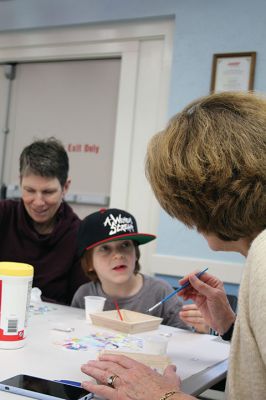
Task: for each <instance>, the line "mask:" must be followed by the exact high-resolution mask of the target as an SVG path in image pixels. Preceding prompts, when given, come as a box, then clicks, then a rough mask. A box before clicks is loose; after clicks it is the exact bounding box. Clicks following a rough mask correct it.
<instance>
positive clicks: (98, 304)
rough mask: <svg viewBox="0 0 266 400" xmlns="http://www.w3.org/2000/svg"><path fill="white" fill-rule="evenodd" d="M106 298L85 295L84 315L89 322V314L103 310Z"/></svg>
mask: <svg viewBox="0 0 266 400" xmlns="http://www.w3.org/2000/svg"><path fill="white" fill-rule="evenodd" d="M105 300H106V298H105V297H101V296H85V297H84V301H85V316H86V319H87V320H88V321H90V322H91V318H90V314H93V313H97V312H101V311H103V307H104V303H105Z"/></svg>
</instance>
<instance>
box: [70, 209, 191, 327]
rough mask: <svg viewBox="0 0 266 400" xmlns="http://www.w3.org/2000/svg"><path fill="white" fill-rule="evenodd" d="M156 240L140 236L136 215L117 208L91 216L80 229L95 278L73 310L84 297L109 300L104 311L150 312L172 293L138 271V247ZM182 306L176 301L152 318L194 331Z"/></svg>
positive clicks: (87, 267)
mask: <svg viewBox="0 0 266 400" xmlns="http://www.w3.org/2000/svg"><path fill="white" fill-rule="evenodd" d="M155 238H156V237H155V236H154V235H150V234H147V233H139V232H138V228H137V223H136V220H135V218H134V217H133V215H131V214H129V213H128V212H126V211H123V210H119V209H116V208H112V209H103V210H100V211H98V212H95V213H93V214H90V215H88V216H87V217H86V218H85V219H84V220H83V221H82V222H81V225H80V229H79V233H78V250H79V255H80V256H81V265H82V267H83V269H84V271H85V272H86V274H87V275H88V277H89V278H90V280H91V281H90V282H88V283H85V284H83V285H82V286H80V288H79V289H78V290H77V291H76V293H75V295H74V297H73V300H72V303H71V305H72V306H73V307H79V308H85V304H84V296H89V295H93V296H103V297H105V298H106V302H105V306H104V310H105V311H107V310H113V309H115V302H117V303H118V305H119V307H120V308H121V309H127V310H132V311H137V312H141V313H147V310H148V309H149V308H150V307H152V306H154V305H155V304H156V303H158V302H159V301H160V300H162V299H163V298H164V297H165V296H167V295H168V294H169V293H172V292H173V288H172V286H171V285H169V284H168V283H167V282H165V281H164V280H160V279H156V278H153V277H151V276H148V275H144V274H142V273H140V272H139V270H140V265H139V258H140V251H139V245H143V244H145V243H148V242H150V241H151V240H154V239H155ZM181 307H182V303H181V302H180V300H178V297H177V296H173V297H172V298H171V299H169V300H168V301H166V302H165V303H163V304H162V305H160V306H159V307H158V308H156V309H155V310H153V311H152V312H151V315H154V316H156V317H161V318H163V321H162V323H163V324H164V325H170V326H174V327H177V328H184V329H189V327H188V325H186V324H185V323H184V322H183V321H182V320H181V319H180V318H179V311H180V310H181Z"/></svg>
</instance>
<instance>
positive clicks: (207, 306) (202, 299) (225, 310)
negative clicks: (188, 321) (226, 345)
mask: <svg viewBox="0 0 266 400" xmlns="http://www.w3.org/2000/svg"><path fill="white" fill-rule="evenodd" d="M187 280H189V282H190V286H189V287H188V288H186V289H183V290H182V291H180V292H179V293H178V295H179V296H182V297H183V299H184V300H188V299H191V300H192V301H193V302H194V303H195V304H196V305H197V307H198V308H199V310H200V312H201V314H202V317H203V318H204V320H205V322H206V324H207V325H209V326H210V327H211V328H213V329H214V330H215V331H217V332H219V334H220V335H223V334H224V333H225V332H226V331H227V330H228V329H229V328H230V326H231V325H232V323H233V322H234V321H235V318H236V315H235V313H234V312H233V310H232V308H231V306H230V304H229V301H228V299H227V296H226V293H225V290H224V285H223V282H222V281H220V279H218V278H216V277H215V276H213V275H210V274H208V273H205V274H203V275H202V276H201V277H200V279H198V278H197V277H196V276H195V273H193V274H189V275H187V276H185V277H184V278H182V279H180V281H179V283H180V285H183V284H184V283H185V282H186V281H187Z"/></svg>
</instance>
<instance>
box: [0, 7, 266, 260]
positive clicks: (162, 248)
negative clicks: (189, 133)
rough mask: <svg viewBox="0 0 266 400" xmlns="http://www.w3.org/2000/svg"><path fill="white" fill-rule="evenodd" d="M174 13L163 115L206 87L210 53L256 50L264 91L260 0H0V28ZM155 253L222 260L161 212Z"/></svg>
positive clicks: (265, 24)
mask: <svg viewBox="0 0 266 400" xmlns="http://www.w3.org/2000/svg"><path fill="white" fill-rule="evenodd" d="M165 16H174V17H175V33H174V49H173V67H172V77H171V90H170V98H169V117H170V116H171V115H173V114H175V113H176V112H177V111H178V110H179V109H180V108H181V107H183V106H184V105H185V104H186V103H187V102H189V101H191V100H192V99H194V98H196V97H199V96H202V95H205V94H207V93H208V92H209V86H210V77H211V64H212V56H213V54H214V53H229V52H244V51H256V52H257V65H256V72H255V90H257V91H260V92H266V46H265V38H266V2H265V0H253V1H250V0H223V1H219V0H9V1H5V2H0V31H12V30H17V29H29V28H33V29H34V28H44V27H52V26H53V27H55V26H67V25H80V24H90V23H99V22H107V21H108V22H110V21H113V22H115V21H125V20H134V19H145V18H158V17H159V18H161V17H165ZM158 252H159V253H162V254H171V255H179V256H194V257H203V258H209V259H219V260H224V261H240V262H242V261H243V258H242V257H240V256H238V255H235V254H231V253H213V252H211V251H210V250H209V249H208V247H207V245H206V244H205V243H204V241H203V240H202V239H201V238H200V237H199V236H198V235H197V234H196V233H195V232H192V231H189V230H187V229H186V228H185V227H184V226H182V225H181V224H179V223H178V222H176V221H173V220H172V219H171V218H169V217H168V216H167V215H166V214H165V213H163V212H161V216H160V224H159V231H158Z"/></svg>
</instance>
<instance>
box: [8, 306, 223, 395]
mask: <svg viewBox="0 0 266 400" xmlns="http://www.w3.org/2000/svg"><path fill="white" fill-rule="evenodd" d="M54 328H56V329H67V328H74V331H73V332H65V331H59V330H55V329H54ZM92 333H94V334H100V335H101V334H107V333H108V334H110V335H112V334H113V335H120V334H121V333H118V332H114V331H111V330H108V329H106V328H101V327H96V326H94V325H92V324H90V323H89V322H88V321H86V320H85V312H84V310H81V309H77V308H73V307H67V306H60V305H54V304H49V303H43V304H42V305H41V306H40V307H39V308H38V307H37V308H36V307H35V309H33V310H31V312H30V318H29V332H28V339H27V343H26V344H25V346H24V347H23V348H21V349H16V350H0V359H1V366H2V367H1V370H0V380H4V379H7V378H9V377H11V376H13V375H17V374H27V375H34V376H39V377H43V378H45V379H51V380H57V379H66V380H72V381H78V382H81V381H84V380H86V379H88V377H87V376H86V375H84V374H83V373H82V372H81V371H80V366H81V365H82V364H85V363H86V362H87V361H88V360H89V359H95V358H96V357H97V355H98V350H99V348H97V347H94V346H90V347H89V348H87V349H86V351H81V350H69V349H67V348H66V346H65V343H67V342H68V341H70V342H71V341H72V343H73V339H74V338H78V339H81V338H84V337H85V336H86V335H89V334H92ZM158 333H159V334H161V335H164V336H168V335H171V336H170V338H169V344H168V351H167V355H168V356H169V357H170V358H171V360H172V361H173V363H174V364H175V365H177V372H178V374H179V375H180V376H181V379H182V389H183V390H184V391H185V392H186V393H188V394H194V395H197V394H199V393H201V392H203V391H204V390H206V389H207V388H209V387H211V386H212V385H213V384H215V383H216V382H218V381H220V380H221V379H223V378H224V377H225V375H226V371H227V358H228V355H229V349H230V345H229V344H228V343H227V342H223V341H222V340H220V339H219V338H217V337H215V336H211V335H202V334H196V333H192V332H189V331H185V330H181V329H177V328H172V327H168V326H164V325H161V326H160V328H159V329H158V330H157V331H150V332H143V333H140V334H136V335H130V337H131V338H133V339H132V340H136V338H139V340H143V339H145V338H146V339H147V338H148V337H149V336H151V335H155V334H158ZM80 343H81V342H80ZM140 351H141V350H140ZM4 365H5V367H4V368H3V366H4ZM0 394H1V395H0V397H1V400H18V399H22V398H24V397H23V396H19V395H15V394H11V393H5V392H0ZM25 399H26V397H25Z"/></svg>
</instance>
